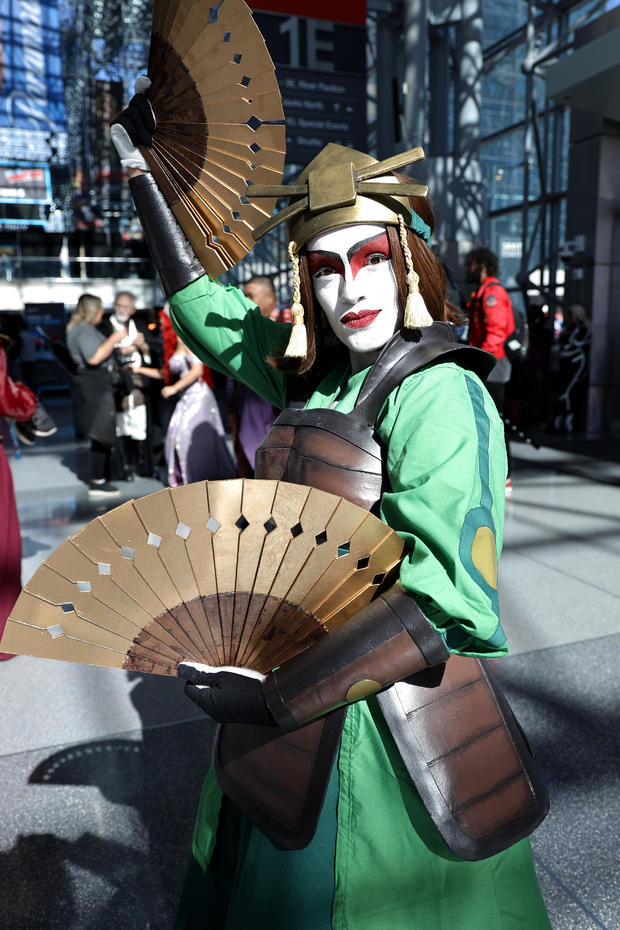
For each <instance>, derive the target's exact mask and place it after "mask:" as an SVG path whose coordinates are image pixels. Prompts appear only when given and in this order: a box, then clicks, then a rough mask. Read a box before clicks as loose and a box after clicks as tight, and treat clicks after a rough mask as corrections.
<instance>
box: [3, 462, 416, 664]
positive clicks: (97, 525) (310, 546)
mask: <svg viewBox="0 0 620 930" xmlns="http://www.w3.org/2000/svg"><path fill="white" fill-rule="evenodd" d="M403 552H404V546H403V542H402V540H401V539H400V537H399V536H398V535H397V534H396V533H395V532H394V531H393V530H391V529H390V528H389V527H388V526H386V525H385V524H384V523H383V522H382V521H381V520H379V519H378V518H377V517H375V516H373V515H372V514H370V513H368V512H367V511H366V510H364V509H362V508H361V507H358V506H357V505H355V504H352V503H350V502H349V501H347V500H344V499H343V498H341V497H337V496H336V495H334V494H328V493H327V492H325V491H318V490H316V489H314V488H309V487H306V486H304V485H298V484H288V483H286V482H279V481H263V480H247V479H234V480H232V481H206V482H196V483H195V484H189V485H185V486H182V487H177V488H167V489H165V490H162V491H157V492H156V493H155V494H149V495H148V496H147V497H143V498H142V499H140V500H137V501H129V502H127V503H125V504H122V505H121V506H120V507H117V508H116V509H114V510H111V511H110V512H109V513H107V514H105V515H104V516H101V517H97V518H96V519H95V520H93V521H92V522H91V523H89V524H87V526H85V527H84V528H83V529H82V530H80V531H79V532H78V533H76V534H75V535H74V536H71V537H70V538H69V539H68V540H67V541H66V542H64V543H63V544H62V545H61V546H60V547H59V548H58V549H56V551H55V552H53V553H52V555H50V556H49V557H48V558H47V559H46V560H45V561H44V562H43V563H42V565H41V566H40V567H39V568H38V570H37V571H36V573H35V574H34V576H33V577H32V579H31V580H30V581H29V582H28V584H27V585H26V586H25V588H24V589H23V591H22V593H21V594H20V596H19V598H18V600H17V603H16V604H15V607H14V608H13V611H12V613H11V616H10V617H9V620H8V622H7V626H6V629H5V632H4V636H3V638H2V646H1V648H2V650H3V651H5V652H12V653H21V654H26V655H34V656H41V657H43V658H49V659H64V660H67V661H70V662H84V663H87V664H89V665H105V666H113V667H117V668H125V669H133V670H136V671H141V672H153V673H154V674H159V675H176V673H177V666H178V663H179V662H180V661H182V660H193V661H196V662H203V663H206V664H208V665H237V666H243V667H246V668H254V669H257V670H258V671H260V672H264V673H265V672H268V671H269V670H270V669H272V668H274V667H275V666H277V665H279V664H280V663H281V662H283V661H284V660H285V659H287V658H289V657H291V656H293V655H296V654H297V653H299V652H301V651H302V650H303V649H305V648H307V647H308V646H309V645H311V643H312V642H313V641H314V640H315V639H316V638H317V637H320V636H324V635H326V634H329V631H330V630H332V629H334V628H336V627H337V626H339V625H340V624H342V623H344V622H346V620H347V619H348V618H349V617H351V616H352V615H353V614H354V613H356V611H358V610H359V609H360V608H361V607H363V606H365V605H366V604H368V603H369V602H370V601H371V600H372V599H373V597H374V596H375V595H376V594H377V592H378V591H379V590H380V589H381V587H382V586H384V585H385V584H386V583H389V582H390V581H391V580H392V577H393V575H394V572H395V570H396V569H397V567H398V565H399V563H400V560H401V559H402V557H403Z"/></svg>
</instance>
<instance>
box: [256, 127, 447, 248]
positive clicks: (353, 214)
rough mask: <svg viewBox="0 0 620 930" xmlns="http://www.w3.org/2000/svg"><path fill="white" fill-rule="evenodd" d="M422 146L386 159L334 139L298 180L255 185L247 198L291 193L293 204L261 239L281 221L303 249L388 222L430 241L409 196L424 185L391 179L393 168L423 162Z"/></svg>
mask: <svg viewBox="0 0 620 930" xmlns="http://www.w3.org/2000/svg"><path fill="white" fill-rule="evenodd" d="M423 158H424V152H423V151H422V149H421V148H415V149H410V150H409V151H408V152H402V153H401V154H400V155H394V156H393V157H392V158H386V159H384V161H377V159H376V158H373V157H372V156H371V155H365V154H364V152H358V151H356V149H351V148H348V147H347V146H344V145H336V144H335V143H334V142H330V144H329V145H326V146H325V148H324V149H323V150H322V151H321V152H319V154H318V155H317V156H316V157H315V158H313V159H312V161H311V162H310V164H309V165H307V166H306V167H305V168H304V170H303V171H302V172H301V174H300V175H299V177H298V178H297V181H296V183H295V184H282V185H259V184H252V185H250V186H249V187H248V188H247V190H246V197H247V198H248V199H250V200H253V199H254V198H255V197H290V198H291V201H290V203H289V205H288V206H287V207H284V208H283V209H282V210H280V212H279V213H276V214H274V215H273V216H272V217H270V218H269V219H268V220H266V221H265V222H264V223H261V224H260V225H259V226H257V227H256V228H255V229H254V233H253V235H254V238H255V239H260V238H261V236H264V235H265V233H267V232H269V231H270V230H272V229H273V228H274V227H275V226H278V225H279V224H280V223H283V222H287V223H288V230H289V235H288V238H289V239H292V240H294V242H295V243H296V246H297V249H300V248H301V247H302V246H304V245H305V244H306V242H308V240H309V239H312V238H313V237H314V236H318V235H320V233H324V232H327V230H329V229H335V228H336V227H338V226H349V225H351V224H352V223H385V224H388V225H391V226H398V225H399V216H402V218H403V220H404V221H405V225H406V226H408V227H409V229H413V230H414V231H415V232H417V233H418V234H419V235H420V236H422V237H423V238H424V239H425V240H426V241H427V242H428V240H429V239H430V229H429V227H428V226H427V224H426V223H425V222H424V221H423V220H422V219H421V218H420V217H419V216H418V215H417V213H414V212H413V210H412V209H411V206H410V204H409V201H408V198H409V197H426V195H427V194H428V187H426V185H424V184H414V183H411V184H401V183H398V182H396V183H393V182H394V181H395V179H394V178H393V177H391V178H387V177H385V176H386V175H389V174H390V172H392V171H398V170H399V169H400V168H404V167H405V166H406V165H411V164H413V163H414V162H417V161H422V159H423Z"/></svg>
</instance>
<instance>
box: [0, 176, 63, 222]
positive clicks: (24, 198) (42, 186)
mask: <svg viewBox="0 0 620 930" xmlns="http://www.w3.org/2000/svg"><path fill="white" fill-rule="evenodd" d="M51 202H52V184H51V179H50V169H49V168H48V167H47V165H32V164H24V165H15V164H12V165H6V164H4V165H3V164H0V225H2V226H9V227H21V226H30V225H33V226H44V225H45V223H46V222H47V212H48V211H47V210H45V209H44V207H45V206H46V205H49V204H50V203H51Z"/></svg>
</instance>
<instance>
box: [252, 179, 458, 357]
mask: <svg viewBox="0 0 620 930" xmlns="http://www.w3.org/2000/svg"><path fill="white" fill-rule="evenodd" d="M406 180H407V181H411V178H406ZM409 202H410V203H411V206H412V207H413V209H414V210H415V212H416V213H417V214H418V216H420V217H422V219H423V220H424V222H425V223H427V224H428V225H429V226H430V227H431V230H432V228H433V213H432V210H431V208H430V206H429V205H428V204H427V202H426V200H425V199H424V198H422V197H411V198H409ZM386 229H387V234H388V239H389V242H390V254H391V258H392V264H393V267H394V274H395V275H396V282H397V286H398V302H399V306H400V310H401V312H404V309H405V302H406V300H407V270H406V267H405V259H404V256H403V250H402V246H401V244H400V239H399V236H398V229H397V228H396V227H395V226H387V227H386ZM407 242H408V244H409V248H410V250H411V257H412V259H413V267H414V268H415V270H416V271H417V273H418V274H419V276H420V293H421V295H422V297H423V298H424V303H425V304H426V306H427V308H428V312H429V313H430V315H431V316H432V318H433V319H434V320H445V319H446V275H445V272H444V270H443V266H442V264H441V262H440V261H439V259H438V258H437V256H436V255H435V254H434V252H432V251H431V249H430V248H429V246H428V245H427V244H426V242H425V241H424V240H423V239H422V238H421V237H420V236H418V235H416V233H414V232H412V231H411V230H407ZM299 277H300V284H301V302H302V304H303V306H304V310H305V314H304V316H305V324H306V332H307V336H308V349H307V352H306V356H305V358H284V356H283V355H275V356H273V357H271V358H269V359H267V361H268V362H269V364H271V365H273V366H274V367H275V368H277V369H279V370H280V371H282V372H285V373H286V374H293V375H301V374H304V373H305V372H307V371H309V370H310V369H311V368H312V366H313V365H314V363H315V360H316V358H317V354H320V353H321V352H322V351H324V335H325V333H326V329H328V326H327V322H326V320H325V317H324V315H323V313H322V312H321V307H320V305H319V303H318V301H317V300H316V297H315V295H314V288H313V287H312V277H311V275H310V270H309V268H308V258H307V256H306V252H305V250H304V251H302V252H301V253H300V256H299ZM344 352H345V349H344V347H342V352H341V353H339V354H343V353H344Z"/></svg>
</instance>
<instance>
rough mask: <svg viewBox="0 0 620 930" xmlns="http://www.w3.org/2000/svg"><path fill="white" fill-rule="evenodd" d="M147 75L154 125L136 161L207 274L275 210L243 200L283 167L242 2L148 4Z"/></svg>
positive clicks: (226, 262)
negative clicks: (147, 172)
mask: <svg viewBox="0 0 620 930" xmlns="http://www.w3.org/2000/svg"><path fill="white" fill-rule="evenodd" d="M148 76H149V78H150V80H151V82H152V83H151V86H150V87H149V89H148V90H147V91H146V96H147V97H148V98H149V100H150V102H151V105H152V107H153V111H154V113H155V117H156V120H157V127H156V129H155V132H154V134H153V145H152V147H150V148H141V151H142V154H143V155H144V158H145V159H146V161H147V163H148V165H149V167H150V168H151V171H152V173H153V176H154V178H155V180H156V181H157V183H158V185H159V187H160V188H161V190H162V192H163V194H164V196H165V197H166V200H167V201H168V203H169V204H170V206H171V207H172V209H173V211H174V213H175V215H176V217H177V219H178V221H179V223H180V225H181V227H182V228H183V231H184V232H185V235H186V236H187V238H188V239H189V240H190V242H191V244H192V246H193V248H194V251H195V252H196V254H197V255H198V258H199V259H200V261H201V262H202V264H203V266H204V268H205V270H206V271H208V272H209V274H211V275H212V276H213V277H217V276H218V275H220V274H222V273H223V272H224V271H227V270H228V269H229V268H232V267H233V265H236V264H237V262H238V261H240V259H242V258H243V257H244V255H246V254H247V253H248V252H249V251H250V249H252V248H253V246H254V245H255V241H254V239H253V238H252V230H253V229H254V228H255V227H256V226H258V225H259V223H261V222H263V221H264V220H265V218H267V217H269V216H271V213H272V212H273V209H274V207H275V199H267V200H263V201H262V202H259V204H254V203H250V202H249V201H248V200H247V198H246V196H245V193H246V189H247V187H248V185H249V184H267V185H270V184H279V182H280V180H281V178H282V172H283V170H284V153H285V150H286V137H285V129H284V125H283V122H282V121H283V119H284V114H283V112H282V101H281V98H280V91H279V89H278V84H277V81H276V77H275V73H274V67H273V63H272V61H271V58H270V57H269V53H268V51H267V48H266V46H265V42H264V39H263V37H262V35H261V33H260V31H259V29H258V27H257V26H256V24H255V23H254V20H253V19H252V15H251V13H250V10H249V9H248V7H247V6H246V5H245V3H244V2H243V0H219V2H217V0H213V3H212V5H211V4H210V3H209V2H208V0H155V4H154V9H153V28H152V35H151V49H150V54H149V66H148ZM278 123H279V125H278Z"/></svg>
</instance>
